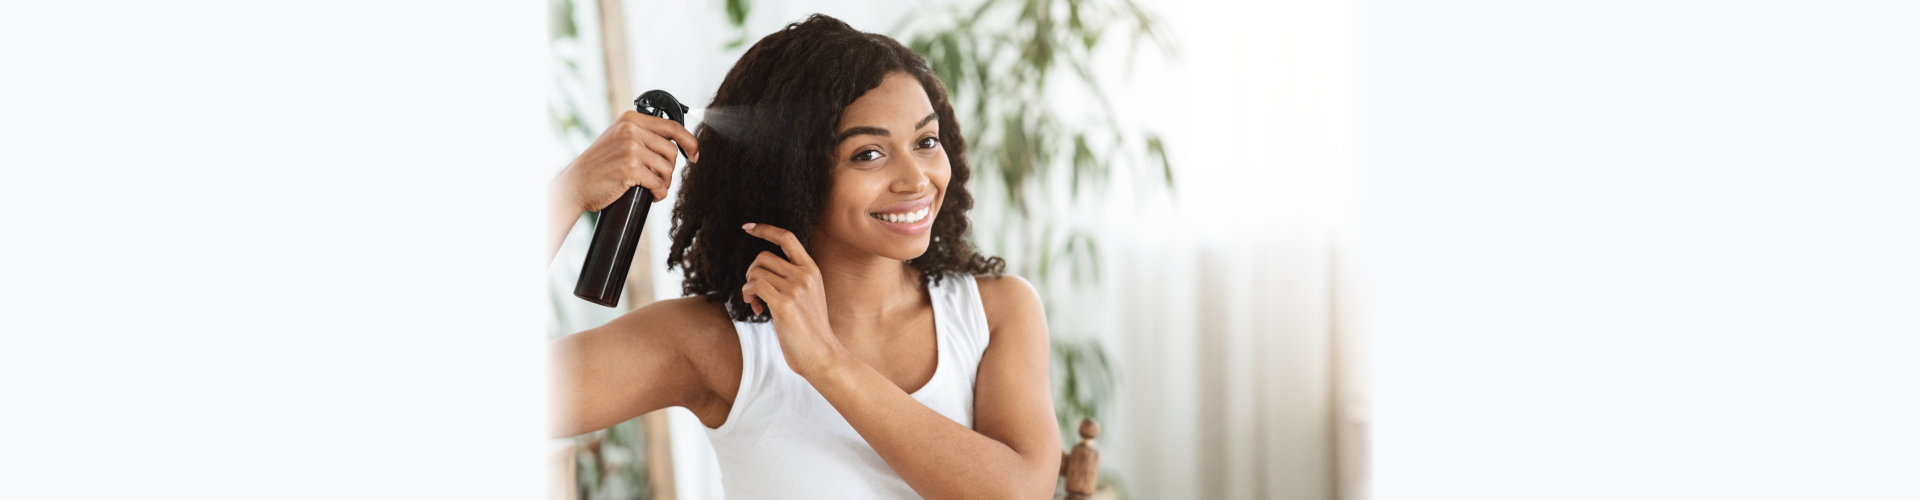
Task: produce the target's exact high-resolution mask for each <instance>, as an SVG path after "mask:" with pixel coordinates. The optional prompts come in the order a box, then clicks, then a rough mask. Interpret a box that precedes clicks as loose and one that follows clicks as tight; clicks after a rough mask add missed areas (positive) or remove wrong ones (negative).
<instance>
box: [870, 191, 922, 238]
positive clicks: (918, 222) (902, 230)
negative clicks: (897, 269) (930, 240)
mask: <svg viewBox="0 0 1920 500" xmlns="http://www.w3.org/2000/svg"><path fill="white" fill-rule="evenodd" d="M933 198H934V197H933V195H927V196H926V197H923V198H920V199H918V200H914V201H909V202H904V203H898V204H894V205H892V206H888V207H886V208H883V209H881V210H879V211H876V212H870V213H868V214H867V216H868V217H870V218H872V219H873V220H874V221H875V223H877V224H880V226H881V227H885V228H887V230H889V231H893V232H895V233H899V234H903V235H907V236H918V235H921V234H925V233H926V232H927V230H928V229H930V228H932V227H933V219H934V215H935V210H934V208H935V207H934V206H933Z"/></svg>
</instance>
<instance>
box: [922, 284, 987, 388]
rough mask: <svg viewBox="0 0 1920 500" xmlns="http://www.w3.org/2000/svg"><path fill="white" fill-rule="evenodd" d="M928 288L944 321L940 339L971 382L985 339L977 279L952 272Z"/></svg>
mask: <svg viewBox="0 0 1920 500" xmlns="http://www.w3.org/2000/svg"><path fill="white" fill-rule="evenodd" d="M930 288H931V290H929V292H928V295H931V296H932V297H933V306H934V307H936V308H939V309H940V313H941V315H940V318H941V319H942V320H945V321H947V322H948V323H947V324H945V325H941V327H940V328H939V329H940V330H945V331H944V332H942V333H943V335H942V336H941V338H940V341H941V342H943V343H946V344H947V346H949V347H950V348H949V349H947V351H949V352H952V353H953V355H954V358H953V359H952V361H953V362H954V366H958V367H964V368H965V369H964V370H960V371H961V372H963V373H964V374H965V375H966V379H967V381H968V382H969V384H968V385H969V386H971V382H972V381H973V379H974V374H975V372H976V369H977V368H978V367H979V366H980V359H981V357H982V356H984V355H986V352H987V341H988V339H989V336H988V332H987V313H986V308H984V307H983V306H981V302H980V287H979V283H978V282H976V281H975V280H974V277H973V275H972V274H967V273H954V274H949V275H947V276H945V279H942V280H941V281H940V284H938V285H934V286H932V287H930Z"/></svg>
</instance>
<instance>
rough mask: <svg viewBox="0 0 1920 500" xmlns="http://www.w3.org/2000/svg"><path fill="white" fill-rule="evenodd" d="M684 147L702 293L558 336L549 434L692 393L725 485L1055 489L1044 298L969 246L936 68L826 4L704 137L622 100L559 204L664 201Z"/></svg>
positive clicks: (676, 214)
mask: <svg viewBox="0 0 1920 500" xmlns="http://www.w3.org/2000/svg"><path fill="white" fill-rule="evenodd" d="M676 145H677V146H678V147H680V148H683V149H685V150H686V152H687V154H688V155H689V156H690V158H691V159H692V160H693V161H692V162H691V163H690V164H689V165H688V167H687V172H686V177H685V181H684V184H683V185H682V186H681V192H680V196H679V201H678V202H676V204H675V206H674V210H673V228H672V237H673V244H672V248H671V250H670V254H669V256H668V259H667V263H668V266H669V267H673V266H680V267H681V268H682V269H683V272H684V274H685V279H684V281H683V283H682V289H683V291H684V292H685V293H686V294H687V295H688V296H687V297H682V298H679V299H672V300H665V301H660V302H657V303H654V304H651V305H648V306H646V307H643V308H641V309H639V310H636V311H634V312H632V313H629V314H627V315H625V316H622V317H620V318H618V319H615V320H614V321H612V322H610V323H608V324H606V325H605V326H602V327H599V328H594V329H591V330H587V331H585V332H581V333H577V334H574V335H570V336H567V337H564V338H561V339H559V340H556V341H554V343H553V345H552V357H553V359H552V363H551V364H552V366H553V367H554V370H555V374H554V381H555V387H554V391H553V392H554V394H555V398H556V400H555V405H554V410H555V418H554V422H555V423H556V429H555V430H554V433H555V434H556V435H563V436H564V435H572V434H577V433H581V432H588V431H592V430H595V429H598V428H601V427H605V426H608V425H611V424H613V423H616V422H620V421H623V420H626V419H629V418H632V417H633V416H636V415H639V414H642V413H646V412H649V411H653V410H656V409H659V408H665V407H671V406H680V407H685V408H687V409H688V410H690V411H692V412H693V414H694V415H695V416H696V417H698V418H699V420H700V421H701V422H702V423H703V424H704V425H705V426H706V428H707V429H706V432H707V436H708V438H709V440H710V441H711V442H712V443H713V447H714V450H715V452H716V454H717V458H718V459H719V463H720V465H721V476H722V477H721V480H722V485H723V486H724V489H725V491H726V494H727V496H728V497H730V498H913V497H916V496H917V497H927V498H971V497H982V498H1043V497H1047V496H1049V495H1050V494H1051V493H1052V492H1053V491H1054V487H1055V483H1056V481H1055V478H1056V477H1057V476H1058V474H1059V471H1060V460H1061V452H1060V448H1059V443H1060V438H1059V431H1058V428H1057V427H1056V425H1055V421H1054V413H1053V404H1052V399H1051V397H1050V393H1049V382H1050V379H1049V376H1048V371H1047V370H1048V366H1049V353H1048V349H1049V344H1048V340H1047V329H1046V318H1045V315H1044V312H1043V311H1044V310H1043V308H1042V307H1041V304H1040V299H1039V295H1038V294H1037V293H1036V292H1035V291H1034V289H1033V288H1032V286H1031V285H1029V284H1028V283H1027V282H1026V281H1025V280H1023V279H1021V278H1019V277H1015V276H1007V275H1004V268H1005V262H1003V261H1002V260H1001V259H999V258H997V257H988V256H985V255H981V254H980V253H979V252H977V251H976V250H975V247H974V245H973V243H972V242H971V241H969V240H968V238H967V236H968V230H969V223H968V220H967V210H968V209H970V208H972V206H973V198H972V196H971V195H970V194H969V193H968V192H967V190H966V182H967V178H968V177H969V176H970V174H971V169H970V168H969V167H968V165H967V163H966V159H965V158H966V157H965V152H966V142H965V140H963V139H962V138H961V135H960V128H959V124H958V123H957V122H956V121H955V119H954V114H953V107H952V105H951V104H949V103H948V99H947V93H946V88H945V87H944V86H943V85H942V84H941V82H940V81H939V80H938V79H937V78H936V77H935V76H934V75H933V73H932V72H931V70H930V69H929V67H928V65H927V62H926V60H925V59H923V58H922V57H921V56H919V55H918V54H915V53H914V52H912V51H911V50H908V49H907V48H906V47H904V46H902V45H901V44H900V43H898V42H896V41H894V40H893V39H891V38H887V37H885V36H882V35H877V34H871V33H862V32H859V31H857V30H854V29H853V28H851V27H849V26H847V25H846V24H845V23H842V22H840V21H839V20H836V19H833V18H831V17H826V16H821V15H815V16H813V17H810V18H808V19H807V20H806V21H804V22H800V23H794V24H791V25H788V26H787V28H786V29H783V30H780V31H778V32H775V33H773V34H772V35H769V36H767V37H766V38H765V39H763V40H761V41H760V42H759V43H757V44H755V45H754V46H753V47H752V48H751V49H749V50H748V51H747V52H746V54H745V55H743V56H741V58H740V61H739V62H738V63H736V64H735V66H734V67H733V69H732V70H731V71H729V72H728V74H727V77H726V79H725V81H723V82H722V83H721V85H720V89H719V92H718V93H717V94H716V95H715V97H714V99H713V102H712V103H711V104H710V105H709V107H708V112H707V119H706V121H705V122H704V123H702V124H701V125H700V127H699V128H698V131H697V132H695V133H688V132H687V131H686V130H685V129H684V128H681V127H679V126H678V125H677V124H674V123H672V122H668V121H665V120H660V119H655V118H652V117H647V116H641V115H637V114H633V113H629V114H628V115H626V116H624V117H623V118H622V121H621V123H619V124H616V125H615V126H614V127H612V128H610V129H609V130H608V131H607V132H606V133H604V134H602V135H601V137H600V139H598V140H597V141H596V142H595V144H594V145H593V146H591V147H589V148H588V150H587V152H586V153H583V154H582V155H581V158H580V159H577V160H575V162H574V163H573V164H572V165H569V166H568V167H567V169H566V170H564V171H563V172H562V173H561V175H560V176H559V177H558V178H557V179H556V182H555V185H556V186H557V187H556V190H557V193H560V194H559V195H557V196H556V197H557V198H559V199H562V200H598V199H599V198H602V197H604V196H603V194H604V193H617V192H619V191H622V190H624V189H625V188H626V187H627V186H634V185H638V186H644V187H646V188H648V189H651V190H655V191H658V192H661V193H664V192H665V191H666V189H667V188H668V187H669V184H670V181H671V179H672V178H673V175H672V169H673V158H674V155H673V152H674V148H675V146H676ZM594 179H597V180H594ZM569 193H575V194H569ZM556 206H563V207H566V208H565V209H564V210H561V211H562V212H565V213H561V214H559V216H558V217H556V220H560V219H565V218H566V216H567V215H571V214H577V213H578V212H574V210H585V209H587V207H590V206H593V202H582V203H574V202H572V201H568V202H567V203H561V204H557V205H556Z"/></svg>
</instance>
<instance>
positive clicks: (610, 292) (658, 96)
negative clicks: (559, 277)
mask: <svg viewBox="0 0 1920 500" xmlns="http://www.w3.org/2000/svg"><path fill="white" fill-rule="evenodd" d="M633 107H634V108H635V109H636V110H638V111H639V112H641V113H645V114H649V115H653V116H658V117H661V118H667V119H670V120H673V121H675V122H678V123H679V124H680V126H682V127H685V126H687V109H688V108H687V105H685V104H680V101H679V100H678V99H674V98H673V94H668V93H667V92H666V91H664V90H650V91H647V93H645V94H640V98H639V99H634V100H633ZM686 154H687V152H686V150H684V149H683V150H681V151H680V155H681V156H685V155H686ZM651 206H653V193H652V192H649V191H647V189H646V188H643V187H640V186H634V187H631V188H628V189H627V194H624V195H620V199H618V200H614V202H613V204H612V205H607V208H603V209H600V222H599V223H598V224H597V225H595V226H594V227H593V243H592V245H590V246H588V247H587V262H586V263H585V264H582V265H581V267H580V281H579V282H578V283H575V284H574V285H573V295H574V296H575V297H580V298H582V299H586V300H587V302H592V303H595V304H600V305H603V306H607V307H614V306H615V305H616V304H619V303H620V291H621V290H622V289H624V288H626V285H627V270H628V269H631V268H632V266H633V251H634V250H635V248H636V247H638V246H639V245H640V229H641V226H644V225H646V223H647V209H648V208H649V207H651Z"/></svg>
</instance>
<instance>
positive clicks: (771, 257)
mask: <svg viewBox="0 0 1920 500" xmlns="http://www.w3.org/2000/svg"><path fill="white" fill-rule="evenodd" d="M754 269H765V270H766V271H767V272H770V273H773V275H775V276H779V277H781V278H783V279H784V278H792V277H794V276H796V275H798V274H799V271H800V268H799V266H795V265H793V263H792V262H787V259H782V258H780V256H779V255H776V254H774V253H773V252H764V251H763V252H760V255H757V256H755V257H754V258H753V262H752V263H750V264H748V265H747V271H749V272H751V271H753V270H754Z"/></svg>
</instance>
